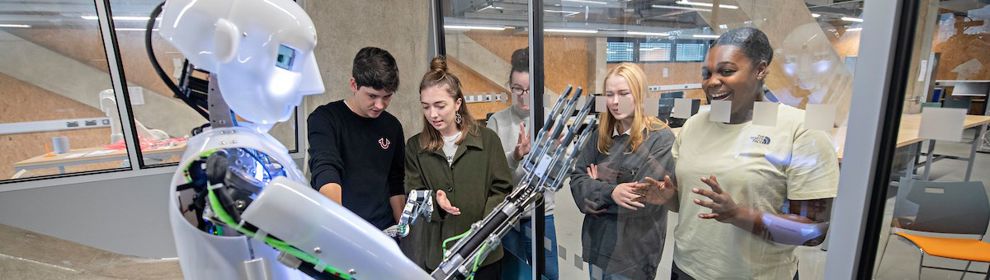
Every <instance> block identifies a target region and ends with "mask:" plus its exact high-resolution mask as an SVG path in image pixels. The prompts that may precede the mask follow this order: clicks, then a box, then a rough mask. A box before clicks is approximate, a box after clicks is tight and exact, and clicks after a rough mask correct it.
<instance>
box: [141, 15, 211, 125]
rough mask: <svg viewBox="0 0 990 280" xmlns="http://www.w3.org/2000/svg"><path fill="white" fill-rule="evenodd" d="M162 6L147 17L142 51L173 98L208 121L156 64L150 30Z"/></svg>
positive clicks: (200, 109) (202, 110) (159, 65)
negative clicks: (176, 98)
mask: <svg viewBox="0 0 990 280" xmlns="http://www.w3.org/2000/svg"><path fill="white" fill-rule="evenodd" d="M164 5H165V1H162V2H161V3H159V4H158V6H155V9H154V10H152V11H151V16H149V18H148V25H147V26H145V32H144V49H145V51H146V52H147V53H148V60H151V67H152V68H154V69H155V73H156V74H158V77H159V78H161V79H162V82H164V83H165V85H166V86H168V88H169V89H171V90H172V92H173V94H174V95H175V97H178V98H179V99H181V100H182V101H183V102H184V103H186V105H189V107H192V109H193V110H194V111H196V113H199V115H200V116H202V117H203V118H205V119H207V120H209V119H210V114H209V113H207V112H206V110H204V109H203V108H202V107H200V106H198V105H197V104H196V102H193V101H192V100H190V99H189V98H187V97H186V95H185V94H183V93H182V90H181V89H179V86H177V85H175V82H172V79H171V78H169V77H168V75H167V74H165V70H163V69H162V66H161V64H159V63H158V58H156V57H155V49H154V47H152V45H151V33H152V30H153V29H154V28H155V20H156V19H157V18H158V15H160V14H161V13H162V6H164Z"/></svg>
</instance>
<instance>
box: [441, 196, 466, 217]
mask: <svg viewBox="0 0 990 280" xmlns="http://www.w3.org/2000/svg"><path fill="white" fill-rule="evenodd" d="M437 205H440V208H441V209H443V211H447V213H450V214H451V215H454V216H457V215H460V214H461V209H460V208H457V207H454V205H451V204H450V200H449V199H447V193H446V192H444V191H443V190H438V191H437Z"/></svg>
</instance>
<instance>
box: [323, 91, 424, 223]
mask: <svg viewBox="0 0 990 280" xmlns="http://www.w3.org/2000/svg"><path fill="white" fill-rule="evenodd" d="M307 123H308V127H309V170H310V173H311V174H312V178H311V180H310V183H311V184H312V186H313V188H314V189H316V190H320V187H322V186H323V185H325V184H328V183H337V184H340V186H341V189H342V195H341V199H342V200H343V201H342V202H343V204H344V207H346V208H347V209H349V210H351V211H352V212H354V213H355V214H357V215H358V216H361V218H364V219H365V220H366V221H368V222H369V223H371V224H372V225H375V226H376V227H378V228H379V229H385V228H387V227H389V226H392V225H394V224H395V218H394V217H393V216H392V207H391V205H390V204H389V198H390V197H392V196H394V195H401V194H404V190H405V187H404V185H403V180H404V176H405V175H404V172H405V150H404V147H403V146H404V145H405V143H404V140H405V137H404V136H403V134H402V125H401V124H399V120H398V119H396V118H395V116H392V114H389V113H388V112H382V114H381V115H379V116H378V118H373V119H372V118H365V117H361V116H359V115H357V114H355V113H354V112H352V111H351V109H350V108H348V107H347V105H346V104H344V101H343V100H339V101H335V102H331V103H329V104H326V105H323V106H320V107H317V108H316V110H313V112H312V113H310V114H309V119H308V120H307Z"/></svg>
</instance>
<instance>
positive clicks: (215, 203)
mask: <svg viewBox="0 0 990 280" xmlns="http://www.w3.org/2000/svg"><path fill="white" fill-rule="evenodd" d="M208 196H209V199H210V208H212V209H213V212H214V213H215V214H216V215H217V218H218V219H220V221H221V222H223V223H225V224H227V225H230V226H231V227H234V225H237V223H236V222H234V218H231V217H230V215H228V214H227V212H226V211H224V210H223V208H222V207H220V206H219V205H220V200H219V199H217V196H216V194H215V193H214V192H213V190H208ZM234 229H236V230H237V231H238V232H240V233H241V234H244V235H246V236H248V237H251V238H254V236H255V233H254V232H251V231H249V230H247V229H244V228H242V227H240V226H236V227H234ZM264 241H265V244H268V245H269V246H272V247H273V248H275V249H276V250H279V251H282V252H285V253H287V254H289V255H292V256H294V257H296V258H299V259H300V260H302V261H305V262H307V263H310V264H314V265H316V264H317V263H319V260H318V259H317V258H316V257H313V256H311V255H309V254H307V253H305V252H303V251H302V250H299V249H298V248H296V247H293V246H292V245H289V244H288V243H285V242H283V241H281V240H275V239H273V238H271V237H265V240H264ZM324 271H325V272H327V273H330V274H333V275H336V276H337V277H340V278H343V279H352V278H351V275H350V274H348V273H344V272H343V271H340V270H338V269H337V268H334V267H332V266H326V268H325V269H324Z"/></svg>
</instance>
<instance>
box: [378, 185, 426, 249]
mask: <svg viewBox="0 0 990 280" xmlns="http://www.w3.org/2000/svg"><path fill="white" fill-rule="evenodd" d="M430 193H432V191H430V190H412V191H410V192H409V195H408V196H407V198H406V206H405V207H404V208H402V217H400V218H399V224H397V225H394V226H391V227H388V228H386V229H385V230H384V232H385V234H386V235H388V236H390V237H393V238H402V237H406V235H409V227H410V226H412V225H413V224H416V219H417V218H419V217H420V216H422V217H423V218H425V219H427V220H429V219H430V217H431V216H433V197H432V196H430Z"/></svg>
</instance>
